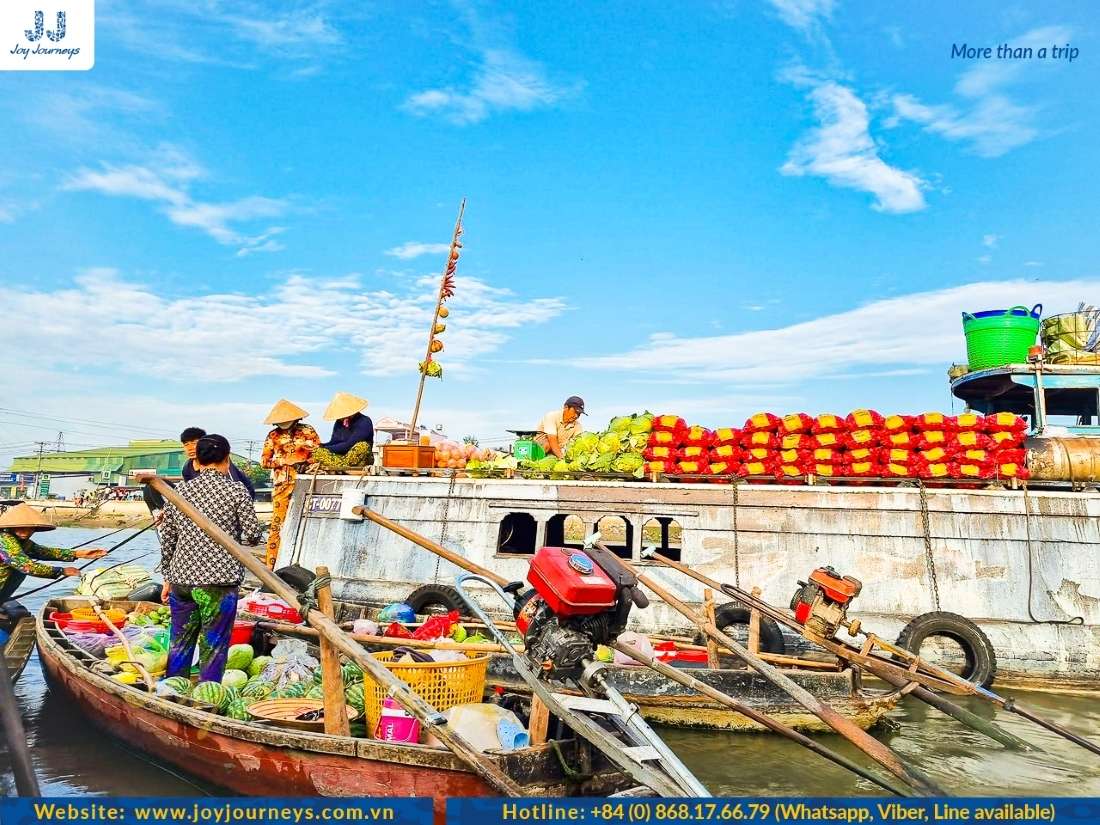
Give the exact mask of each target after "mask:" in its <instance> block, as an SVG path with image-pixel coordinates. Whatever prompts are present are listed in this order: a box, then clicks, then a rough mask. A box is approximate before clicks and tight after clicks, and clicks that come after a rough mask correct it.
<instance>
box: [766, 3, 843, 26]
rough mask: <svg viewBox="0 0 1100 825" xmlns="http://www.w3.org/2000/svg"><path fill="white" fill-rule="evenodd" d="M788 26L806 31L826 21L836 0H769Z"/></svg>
mask: <svg viewBox="0 0 1100 825" xmlns="http://www.w3.org/2000/svg"><path fill="white" fill-rule="evenodd" d="M769 2H770V3H771V5H772V7H773V8H774V9H775V10H776V12H778V13H779V17H780V19H781V20H782V21H783V22H784V23H786V24H787V25H788V26H790V27H792V28H795V29H798V30H799V31H807V30H809V29H812V28H813V27H815V26H817V25H819V24H820V23H821V22H823V21H827V20H828V19H829V17H830V16H831V15H832V13H833V8H834V7H835V6H836V0H769Z"/></svg>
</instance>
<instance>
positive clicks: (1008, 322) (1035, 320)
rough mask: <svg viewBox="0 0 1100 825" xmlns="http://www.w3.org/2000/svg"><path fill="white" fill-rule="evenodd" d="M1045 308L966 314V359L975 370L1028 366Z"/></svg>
mask: <svg viewBox="0 0 1100 825" xmlns="http://www.w3.org/2000/svg"><path fill="white" fill-rule="evenodd" d="M1042 312H1043V305H1042V304H1036V305H1035V306H1034V307H1032V308H1031V309H1030V310H1029V309H1028V308H1027V307H1023V306H1016V307H1012V308H1011V309H993V310H988V311H986V312H976V313H974V314H973V315H971V314H970V313H969V312H964V313H963V314H962V318H963V334H964V335H966V359H967V363H968V365H969V367H970V369H971V371H974V370H985V369H990V368H991V367H1003V366H1004V365H1006V364H1025V363H1027V353H1028V350H1029V349H1031V347H1033V346H1034V345H1035V336H1036V335H1038V334H1039V317H1040V315H1042Z"/></svg>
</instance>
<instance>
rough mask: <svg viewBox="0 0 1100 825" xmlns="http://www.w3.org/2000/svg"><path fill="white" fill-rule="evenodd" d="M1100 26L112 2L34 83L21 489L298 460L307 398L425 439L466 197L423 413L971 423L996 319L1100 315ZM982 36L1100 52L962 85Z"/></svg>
mask: <svg viewBox="0 0 1100 825" xmlns="http://www.w3.org/2000/svg"><path fill="white" fill-rule="evenodd" d="M349 6H351V7H353V10H352V11H351V12H349V9H348V7H349ZM410 8H411V9H412V11H410V10H409V9H410ZM1098 23H1100V16H1098V15H1096V13H1095V12H1094V11H1092V7H1091V6H1090V5H1088V4H1080V3H1059V2H1051V3H1046V4H1042V5H1039V4H1026V5H1025V4H1005V3H1001V2H988V3H980V2H976V3H971V4H963V5H960V4H958V3H948V2H929V3H922V4H908V5H907V4H876V3H852V2H843V0H771V1H770V2H764V1H763V0H762V1H761V2H749V1H748V0H731V1H730V2H697V3H690V4H661V3H645V2H643V3H618V2H616V3H607V4H591V3H556V4H540V5H538V6H537V7H536V5H535V4H510V5H495V6H494V5H488V4H478V3H470V2H455V3H446V2H439V3H424V4H415V5H412V4H398V3H381V4H369V3H364V4H346V3H345V4H337V3H329V2H314V1H313V0H306V1H305V2H300V3H288V4H280V5H279V7H278V10H275V11H272V10H271V9H270V8H265V7H264V6H263V5H262V4H258V3H255V4H253V3H233V4H230V3H220V2H199V3H194V2H189V3H183V2H177V1H176V0H170V1H169V2H162V3H149V4H144V3H122V2H100V3H99V4H98V6H97V43H96V65H95V68H94V69H93V70H92V71H90V72H87V73H11V72H5V73H0V107H2V108H3V110H4V111H3V119H4V128H3V131H2V132H0V147H2V149H3V153H4V157H5V158H6V159H7V162H6V163H5V164H4V167H3V169H2V170H0V302H2V304H3V305H4V307H5V316H6V320H7V323H6V324H5V336H4V339H5V346H4V348H3V350H4V351H3V352H2V353H0V367H3V369H4V370H5V372H6V373H7V374H8V375H9V376H12V378H11V380H10V381H6V382H5V383H6V384H8V385H9V392H8V393H5V395H4V401H3V403H2V404H0V458H4V457H6V456H9V455H12V454H16V453H21V452H26V451H27V449H26V448H27V447H28V446H29V445H30V442H32V441H34V440H37V439H49V438H52V437H54V436H55V435H56V431H57V430H59V429H60V430H64V431H65V432H66V441H67V443H69V444H75V445H82V444H100V443H104V442H110V441H118V440H120V439H121V438H124V437H143V436H151V435H154V434H159V433H163V434H164V435H166V436H173V435H175V434H176V433H178V431H179V429H180V428H181V427H183V426H185V425H191V424H199V425H203V426H205V427H207V429H211V430H220V431H222V432H224V433H226V434H227V435H229V436H231V437H232V438H234V439H235V440H238V441H241V440H244V439H261V438H262V437H263V434H264V429H265V428H264V427H263V425H262V424H260V421H261V420H262V419H263V417H264V415H265V414H266V411H267V409H268V408H269V407H270V405H271V404H272V403H273V402H274V401H275V400H276V399H277V398H279V397H283V396H285V397H287V398H290V399H292V400H294V401H296V402H298V403H300V404H302V405H304V406H306V407H307V408H310V409H311V410H313V412H314V417H313V419H312V420H314V421H315V423H317V424H318V426H321V425H322V424H321V422H320V420H319V419H320V412H321V410H322V409H323V406H324V404H325V402H326V401H327V399H328V398H329V397H330V396H331V394H332V393H333V392H334V391H336V390H348V391H352V392H356V393H358V394H360V395H363V396H365V397H368V398H369V399H370V401H371V406H370V412H371V413H372V414H373V415H374V416H375V417H376V418H378V417H381V416H387V415H392V416H395V417H401V418H407V416H408V414H409V412H410V411H411V406H412V401H413V396H414V393H415V388H416V382H417V373H416V362H417V361H418V360H419V359H420V358H421V357H422V354H423V348H424V338H425V336H426V333H427V325H428V322H429V319H430V312H431V302H432V294H433V293H434V290H435V284H436V282H437V279H438V275H439V271H440V269H441V268H442V265H443V263H444V257H445V251H444V247H443V246H442V245H444V244H446V242H447V241H448V239H449V233H450V230H451V227H452V225H453V222H454V217H455V212H456V209H457V206H458V203H459V201H460V199H461V198H462V197H463V196H465V197H466V198H468V207H467V213H466V221H465V228H466V234H465V236H464V241H465V244H466V246H465V249H464V254H463V257H462V259H461V261H460V263H459V276H460V278H459V283H458V294H457V295H456V297H455V299H454V300H453V302H452V303H451V310H452V314H451V317H450V319H449V321H448V325H449V327H448V330H447V332H446V333H445V334H444V336H443V340H444V342H445V344H446V350H445V351H444V353H442V355H441V356H440V361H441V363H442V364H443V365H444V368H445V371H446V373H445V378H444V380H443V381H442V382H430V383H429V386H428V390H427V395H426V403H425V418H424V421H425V423H429V424H437V423H438V424H443V425H445V426H446V428H447V430H448V431H449V433H450V434H451V435H454V436H461V435H463V434H466V433H476V434H478V435H480V436H481V437H482V438H483V439H484V440H485V441H499V440H500V439H501V438H502V437H503V435H504V434H503V430H504V429H505V428H512V427H525V426H529V425H531V424H533V423H534V422H535V421H536V420H537V419H538V417H539V416H540V415H541V414H542V413H543V412H545V411H546V410H547V409H550V408H552V407H554V406H557V405H558V404H560V402H561V400H562V399H563V398H564V397H565V396H567V395H570V394H574V393H576V394H579V395H582V396H584V397H585V398H586V399H587V400H588V402H589V408H590V410H591V412H592V425H593V426H602V424H603V423H604V422H605V421H606V419H607V418H608V417H610V416H611V415H613V414H617V413H622V412H630V411H635V410H638V409H642V408H649V409H651V410H653V411H658V412H664V411H670V412H678V413H680V414H683V415H684V416H685V417H687V418H689V419H692V420H694V421H699V422H700V423H704V424H709V425H723V424H724V425H728V424H739V423H740V422H742V421H743V420H744V419H745V418H746V417H747V416H748V415H749V414H751V413H753V412H755V411H757V410H758V409H771V410H776V411H781V412H786V411H799V410H805V411H809V412H820V411H835V412H846V411H847V410H849V409H851V408H855V407H860V406H865V405H867V406H873V407H875V408H877V409H880V410H882V411H884V412H887V411H894V410H899V411H914V412H916V411H922V410H925V409H944V408H949V407H950V397H949V394H948V392H947V388H946V378H945V373H946V369H947V367H948V366H949V364H950V363H951V362H952V361H962V360H965V350H964V344H963V338H962V333H961V327H960V323H959V313H960V311H962V310H971V311H973V310H981V309H988V308H994V307H999V306H1007V305H1012V304H1017V303H1023V304H1027V305H1028V306H1031V305H1032V304H1035V303H1039V302H1042V303H1043V304H1044V306H1045V311H1046V312H1048V313H1053V312H1061V311H1067V310H1071V309H1073V308H1075V307H1076V305H1077V303H1078V302H1079V301H1082V300H1085V301H1089V302H1093V303H1100V274H1098V272H1097V261H1096V244H1095V234H1096V226H1097V225H1098V223H1100V220H1098V219H1100V215H1098V211H1100V207H1098V203H1100V200H1098V199H1097V197H1096V193H1095V188H1094V177H1095V176H1094V174H1093V171H1094V170H1095V169H1096V162H1097V153H1096V145H1097V141H1096V129H1097V127H1098V126H1100V117H1098V115H1100V103H1098V102H1097V99H1096V95H1095V81H1096V77H1097V74H1096V69H1095V53H1096V46H1097V25H1098ZM964 42H965V43H968V44H971V45H979V46H985V45H990V46H994V47H995V46H996V45H997V44H999V43H1009V44H1012V45H1031V46H1032V47H1033V48H1035V49H1038V48H1039V47H1041V46H1050V45H1053V44H1058V45H1065V44H1067V43H1068V44H1071V45H1073V46H1075V47H1077V48H1079V49H1080V56H1079V57H1078V59H1077V60H1076V61H1075V62H1073V63H1069V62H1068V61H1066V60H1052V59H1050V58H1047V59H1038V58H1036V59H1033V60H1023V61H1006V60H996V59H994V60H986V61H963V60H960V59H951V47H952V45H953V44H954V43H964ZM324 426H326V427H327V425H324Z"/></svg>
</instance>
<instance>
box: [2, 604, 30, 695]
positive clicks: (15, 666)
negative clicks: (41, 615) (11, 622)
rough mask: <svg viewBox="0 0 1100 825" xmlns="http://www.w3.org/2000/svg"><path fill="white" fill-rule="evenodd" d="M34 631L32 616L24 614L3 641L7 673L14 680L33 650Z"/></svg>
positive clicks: (24, 666) (25, 664)
mask: <svg viewBox="0 0 1100 825" xmlns="http://www.w3.org/2000/svg"><path fill="white" fill-rule="evenodd" d="M34 643H35V633H34V618H33V617H31V616H25V617H24V618H22V619H20V620H19V621H18V622H16V623H15V627H13V628H12V630H11V635H10V636H9V637H8V640H7V641H6V642H4V650H3V656H4V662H5V664H7V666H8V674H9V675H10V676H11V680H12V681H13V682H15V681H16V680H17V679H18V678H19V675H20V674H21V673H22V672H23V670H24V668H26V666H27V661H28V660H29V659H30V658H31V653H33V652H34Z"/></svg>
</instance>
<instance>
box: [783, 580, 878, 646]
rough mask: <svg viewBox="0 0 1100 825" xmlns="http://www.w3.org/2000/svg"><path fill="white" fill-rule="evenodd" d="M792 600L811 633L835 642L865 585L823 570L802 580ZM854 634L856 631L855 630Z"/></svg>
mask: <svg viewBox="0 0 1100 825" xmlns="http://www.w3.org/2000/svg"><path fill="white" fill-rule="evenodd" d="M798 584H799V588H798V590H796V591H795V593H794V596H793V597H792V598H791V610H793V611H794V617H795V620H796V621H797V622H798V623H799V624H801V625H804V626H805V627H806V629H807V630H808V631H810V632H811V633H813V634H815V635H817V636H820V637H822V638H825V639H831V638H832V637H833V636H834V635H835V634H836V630H837V628H838V627H840V626H841V625H842V624H844V623H845V622H846V620H847V617H848V605H849V604H851V602H852V599H854V598H855V597H856V596H858V595H859V591H860V590H862V589H863V584H862V583H861V582H860V581H859V579H853V578H852V577H851V576H841V575H840V574H839V573H837V572H836V571H835V570H834V569H833V568H831V567H819V568H817V569H816V570H815V571H814V572H812V573H811V574H810V576H809V581H805V582H804V581H800V582H799V583H798ZM850 632H853V633H854V632H855V629H854V628H852V629H851V630H850Z"/></svg>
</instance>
